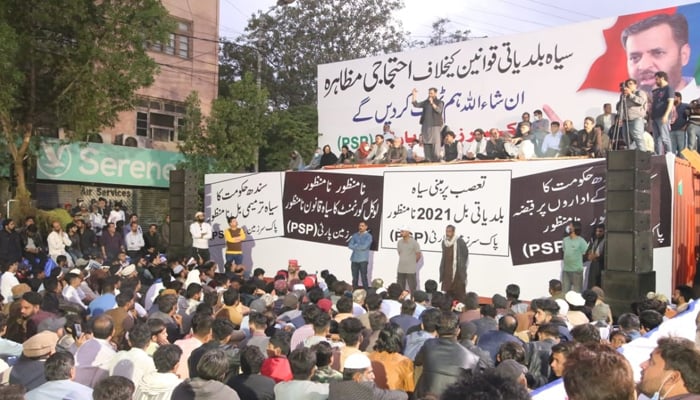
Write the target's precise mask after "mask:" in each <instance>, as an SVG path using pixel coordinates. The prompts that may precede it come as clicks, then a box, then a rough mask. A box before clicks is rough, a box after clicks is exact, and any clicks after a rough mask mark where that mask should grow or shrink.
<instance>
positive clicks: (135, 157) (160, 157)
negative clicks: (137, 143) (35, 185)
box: [36, 139, 184, 188]
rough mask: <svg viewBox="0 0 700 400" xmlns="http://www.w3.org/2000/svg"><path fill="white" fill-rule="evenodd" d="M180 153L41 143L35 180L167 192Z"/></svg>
mask: <svg viewBox="0 0 700 400" xmlns="http://www.w3.org/2000/svg"><path fill="white" fill-rule="evenodd" d="M183 159H184V156H183V155H182V154H181V153H175V152H169V151H160V150H149V149H139V148H136V147H126V146H115V145H111V144H96V143H70V144H67V143H62V142H60V141H58V140H50V139H49V140H44V141H42V143H41V145H40V147H39V157H38V161H37V172H36V177H37V179H44V180H52V181H73V182H89V183H106V184H112V185H121V186H146V187H158V188H167V187H168V186H169V183H170V171H172V170H174V169H175V168H176V165H177V163H178V162H180V161H182V160H183Z"/></svg>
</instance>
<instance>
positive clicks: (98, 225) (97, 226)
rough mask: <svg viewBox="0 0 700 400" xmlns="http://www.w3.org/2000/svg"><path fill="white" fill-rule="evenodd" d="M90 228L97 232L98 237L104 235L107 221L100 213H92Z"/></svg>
mask: <svg viewBox="0 0 700 400" xmlns="http://www.w3.org/2000/svg"><path fill="white" fill-rule="evenodd" d="M89 221H90V226H91V227H92V230H93V231H95V232H96V234H97V236H100V235H102V228H104V226H105V219H104V217H103V216H102V214H100V213H96V212H94V213H90V218H89Z"/></svg>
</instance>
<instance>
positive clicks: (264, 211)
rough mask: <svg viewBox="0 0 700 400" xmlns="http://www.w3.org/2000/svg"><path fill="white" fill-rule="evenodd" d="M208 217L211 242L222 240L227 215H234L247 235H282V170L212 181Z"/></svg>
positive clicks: (253, 238)
mask: <svg viewBox="0 0 700 400" xmlns="http://www.w3.org/2000/svg"><path fill="white" fill-rule="evenodd" d="M210 199H211V203H210V214H209V216H210V220H211V224H212V228H213V230H214V238H213V239H212V240H211V245H218V244H223V242H224V234H223V231H224V229H228V222H227V220H228V217H236V218H237V219H238V226H240V227H241V228H243V229H245V232H246V235H247V239H246V240H257V239H267V238H273V237H280V236H283V235H284V220H283V215H282V173H281V172H266V173H260V174H253V175H246V176H243V177H237V178H232V179H227V180H224V181H220V182H216V183H212V184H211V189H210Z"/></svg>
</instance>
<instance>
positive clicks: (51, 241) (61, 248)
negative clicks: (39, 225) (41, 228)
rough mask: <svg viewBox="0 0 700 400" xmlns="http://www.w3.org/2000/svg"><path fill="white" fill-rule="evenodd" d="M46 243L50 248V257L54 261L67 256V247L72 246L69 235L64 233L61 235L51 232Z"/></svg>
mask: <svg viewBox="0 0 700 400" xmlns="http://www.w3.org/2000/svg"><path fill="white" fill-rule="evenodd" d="M46 242H47V244H48V246H49V255H50V256H51V257H52V258H54V259H55V258H56V257H58V256H65V255H67V253H66V246H70V245H71V244H72V242H71V240H70V238H69V237H68V234H67V233H66V232H63V231H62V232H61V233H58V232H56V231H51V233H49V236H48V237H47V238H46Z"/></svg>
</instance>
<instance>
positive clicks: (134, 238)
mask: <svg viewBox="0 0 700 400" xmlns="http://www.w3.org/2000/svg"><path fill="white" fill-rule="evenodd" d="M124 242H126V249H127V250H130V251H138V250H141V248H142V247H143V246H145V245H146V242H144V240H143V235H142V234H140V233H139V232H138V231H137V232H136V233H134V232H132V231H129V233H127V234H126V236H125V237H124Z"/></svg>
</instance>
